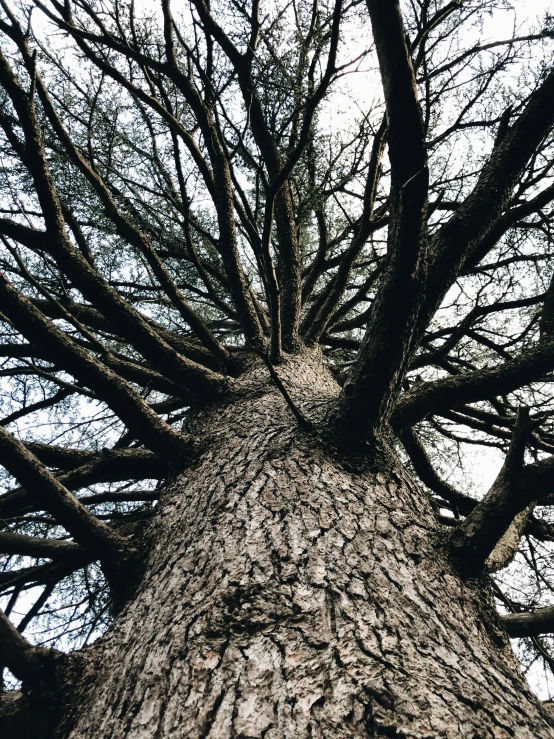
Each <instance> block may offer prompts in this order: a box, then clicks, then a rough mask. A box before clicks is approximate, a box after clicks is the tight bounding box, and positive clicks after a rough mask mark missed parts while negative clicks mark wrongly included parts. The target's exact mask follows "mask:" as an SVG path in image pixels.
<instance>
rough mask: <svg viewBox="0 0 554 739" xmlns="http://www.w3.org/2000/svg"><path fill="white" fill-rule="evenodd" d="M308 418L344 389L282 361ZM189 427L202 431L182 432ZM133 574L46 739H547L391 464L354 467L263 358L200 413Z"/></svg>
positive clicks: (315, 369)
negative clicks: (198, 439)
mask: <svg viewBox="0 0 554 739" xmlns="http://www.w3.org/2000/svg"><path fill="white" fill-rule="evenodd" d="M278 373H279V376H280V378H281V380H282V382H283V384H284V385H285V386H286V388H287V390H288V392H289V393H290V395H291V397H292V399H293V401H294V402H295V403H296V404H297V406H298V408H299V409H300V411H301V412H302V414H303V415H304V417H306V418H308V419H309V420H310V421H311V422H312V423H314V422H317V421H318V420H322V419H323V418H324V416H325V414H326V412H327V411H328V409H329V407H330V404H331V403H333V402H334V400H335V399H336V396H337V395H338V392H339V388H338V386H337V385H336V384H335V381H334V380H333V378H332V376H331V374H330V373H329V372H327V371H326V370H325V369H324V368H323V367H322V366H321V364H320V360H319V359H318V357H317V356H315V354H310V355H305V356H303V357H299V358H296V359H294V360H288V361H287V363H285V364H283V365H281V366H279V368H278ZM194 426H196V428H194ZM191 431H192V432H193V433H195V434H198V435H199V436H200V435H206V434H209V442H210V444H209V449H208V450H207V451H206V452H205V453H204V454H203V455H202V456H201V458H200V459H199V461H198V463H197V464H196V465H195V466H194V467H193V468H189V469H188V470H187V471H186V472H184V473H183V474H181V475H180V476H179V477H177V478H176V479H175V480H173V482H171V483H169V484H168V486H167V488H166V490H165V492H164V493H162V496H161V499H160V502H159V505H158V508H157V515H156V517H155V520H154V522H153V524H152V525H151V527H150V529H149V530H148V532H147V534H146V539H147V544H148V546H149V554H148V560H147V565H146V571H145V575H144V577H143V580H142V582H141V584H140V586H139V588H138V590H137V592H136V594H135V596H134V598H133V600H132V601H130V602H129V603H128V604H127V605H126V606H125V608H124V609H123V611H122V612H121V613H120V614H119V616H118V617H117V619H116V621H115V623H114V625H113V627H112V628H111V629H110V631H109V632H108V633H107V634H106V635H105V636H104V637H102V638H101V639H100V640H99V641H98V642H96V643H95V644H94V645H93V646H92V647H89V648H87V649H86V650H84V651H83V653H82V655H81V659H82V661H83V662H84V664H86V665H87V668H86V669H85V670H84V672H83V678H82V680H81V681H80V683H79V684H77V685H76V686H75V693H74V695H73V696H72V699H71V700H70V701H67V697H66V705H67V703H71V704H72V706H73V708H72V709H71V710H70V711H69V713H68V714H67V715H66V716H64V717H63V719H62V720H61V722H60V725H59V727H58V729H57V732H58V733H57V736H64V737H71V739H98V738H99V737H102V739H122V738H123V737H125V738H128V739H154V737H155V738H156V739H169V737H171V738H172V739H174V738H176V737H186V738H190V739H200V737H210V738H211V739H216V738H217V739H227V737H229V738H230V737H264V738H265V739H291V738H292V737H295V738H301V737H321V739H323V738H325V739H341V738H343V737H344V738H346V737H404V738H410V739H416V738H417V739H420V738H423V737H427V738H431V737H432V738H433V739H435V738H436V737H443V738H448V739H454V738H455V737H456V738H457V737H468V738H469V737H471V739H485V737H486V738H494V739H505V738H507V737H517V738H518V739H527V738H528V739H537V737H543V738H546V737H554V720H553V719H552V718H551V717H550V715H549V713H548V712H547V711H546V710H545V709H544V708H543V707H542V706H541V705H540V703H539V702H538V701H537V700H536V699H535V698H534V696H533V695H532V694H531V692H530V690H529V689H528V687H527V684H526V682H525V680H524V678H523V676H522V674H521V671H520V668H519V666H518V664H517V661H516V659H515V657H514V655H513V653H512V650H511V647H510V645H509V641H508V639H507V637H506V633H505V631H504V629H503V627H502V625H501V623H500V620H499V619H498V617H497V616H496V614H495V610H494V605H493V600H492V595H491V593H490V590H489V588H488V586H487V584H486V581H484V580H483V581H481V580H477V579H476V580H470V581H465V582H464V581H463V580H462V579H460V577H459V576H458V575H457V574H456V571H455V569H454V568H453V566H452V565H451V563H450V561H449V559H448V556H447V553H446V551H447V550H446V545H445V544H444V543H443V542H445V541H446V537H445V536H444V535H443V529H442V527H441V525H440V524H438V523H437V521H436V519H435V516H434V514H433V512H432V509H431V506H430V504H429V502H428V499H427V497H426V495H425V494H424V493H423V492H422V491H421V490H420V489H418V487H417V486H416V485H415V484H414V483H413V481H412V480H411V479H410V478H409V476H408V475H407V473H406V472H405V471H404V470H403V469H402V468H401V466H400V464H399V463H396V462H387V461H383V460H384V459H389V458H390V459H392V457H389V456H386V455H384V456H380V459H381V461H380V462H379V461H377V459H376V458H375V459H372V460H369V463H368V464H366V465H365V467H364V465H363V464H362V463H359V462H358V463H357V465H356V466H354V465H353V463H346V462H345V460H344V459H341V458H340V456H339V455H338V454H335V453H333V452H332V451H331V450H330V449H329V447H328V446H326V445H325V444H324V443H323V442H322V440H321V439H320V437H319V436H318V434H317V433H316V432H311V431H310V429H309V428H306V427H305V426H304V427H301V426H299V425H298V424H297V422H296V420H295V418H294V416H293V414H292V413H291V410H290V408H289V407H288V405H287V404H286V403H285V400H284V399H283V397H282V395H281V393H280V392H279V390H278V388H277V387H276V386H275V384H274V383H273V382H272V380H271V378H270V376H269V374H268V371H267V368H266V367H265V366H264V365H263V364H262V363H261V362H256V363H255V364H254V365H253V367H252V370H251V371H250V372H249V373H248V374H247V376H246V379H245V380H244V381H243V392H242V394H241V395H240V397H236V396H235V397H234V398H233V399H232V400H229V401H228V402H227V403H226V404H224V403H223V402H222V401H220V402H219V405H217V406H215V405H214V406H212V407H211V408H205V409H204V410H202V411H199V412H198V414H197V416H196V419H195V420H194V422H193V428H192V429H191Z"/></svg>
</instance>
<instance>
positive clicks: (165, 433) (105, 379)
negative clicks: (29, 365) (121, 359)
mask: <svg viewBox="0 0 554 739" xmlns="http://www.w3.org/2000/svg"><path fill="white" fill-rule="evenodd" d="M0 309H1V310H2V312H3V313H4V314H5V315H6V316H8V318H9V319H10V321H11V322H12V323H13V325H14V326H15V327H16V328H17V330H18V331H20V332H21V333H22V334H23V336H25V337H26V338H27V339H28V340H29V341H30V342H31V343H37V344H38V345H39V346H41V347H43V348H44V350H45V352H46V353H47V355H49V357H50V358H51V360H52V361H54V363H56V364H57V363H61V365H62V366H63V367H64V369H66V370H67V371H68V372H71V373H72V374H74V375H75V377H77V379H79V380H80V381H81V382H82V383H83V384H84V385H86V386H88V387H90V389H91V390H93V391H94V392H95V393H96V394H97V395H98V397H100V398H102V400H104V402H105V403H106V404H107V405H108V406H109V407H110V408H111V409H112V410H113V411H114V413H116V415H117V416H118V417H119V418H121V420H122V421H123V422H124V423H125V424H126V425H127V426H128V428H129V429H130V430H132V431H133V433H135V434H136V436H137V438H139V439H141V440H142V441H143V442H144V444H145V445H146V446H147V447H149V448H151V449H152V450H153V451H158V452H160V453H162V454H164V455H166V454H169V453H171V450H172V449H173V450H175V451H179V452H182V451H184V450H186V449H190V439H188V438H186V437H185V436H183V435H181V434H179V433H178V432H177V431H176V430H175V429H173V428H172V427H171V426H169V425H168V424H166V423H165V422H164V421H162V419H161V418H159V416H158V415H157V414H156V413H155V412H154V411H153V410H152V409H151V408H149V407H148V406H147V405H146V403H145V402H144V401H143V400H142V398H141V397H140V396H139V395H138V394H137V393H136V392H135V391H134V390H133V388H132V387H131V386H130V385H129V384H128V383H127V382H125V380H122V379H121V378H120V377H119V376H118V375H116V374H115V372H113V371H112V370H110V369H109V368H108V367H105V366H104V365H103V364H102V363H101V362H99V361H98V360H97V359H94V358H93V357H92V356H91V355H90V354H89V353H88V352H86V351H85V350H84V349H81V348H80V347H79V346H78V345H77V344H76V343H75V342H74V341H73V340H72V339H70V338H69V336H67V335H66V334H65V333H64V332H63V331H61V330H60V329H59V328H57V326H55V325H54V324H53V323H52V322H50V321H48V320H47V319H46V318H45V317H44V315H43V314H42V313H41V312H40V311H39V310H38V309H37V308H35V307H34V305H33V304H32V303H31V301H29V300H28V299H27V298H26V297H25V296H24V295H22V294H21V293H20V292H18V291H17V290H16V289H15V288H14V287H13V285H12V284H11V283H10V282H9V281H8V280H7V279H6V278H5V277H4V276H3V275H0Z"/></svg>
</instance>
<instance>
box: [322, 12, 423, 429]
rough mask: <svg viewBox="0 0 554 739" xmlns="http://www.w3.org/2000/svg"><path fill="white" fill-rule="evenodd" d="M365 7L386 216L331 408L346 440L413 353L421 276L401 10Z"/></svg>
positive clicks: (391, 393) (378, 418) (416, 164)
mask: <svg viewBox="0 0 554 739" xmlns="http://www.w3.org/2000/svg"><path fill="white" fill-rule="evenodd" d="M368 8H369V12H370V16H371V23H372V27H373V35H374V38H375V43H376V46H377V53H378V57H379V66H380V70H381V78H382V81H383V89H384V93H385V102H386V108H387V119H388V141H389V158H390V162H391V215H390V223H389V235H388V246H387V257H386V258H387V266H386V267H385V271H384V275H383V277H382V280H381V284H380V286H379V289H378V291H377V295H376V297H375V301H374V303H373V305H372V309H371V316H370V322H369V324H368V327H367V333H366V337H365V339H364V342H363V344H362V347H361V349H360V352H359V355H358V358H357V360H356V363H355V365H354V367H353V369H352V372H351V374H350V376H349V377H348V378H347V380H346V383H345V385H344V387H343V389H342V392H341V396H340V399H339V404H338V407H337V411H336V421H337V424H338V427H339V432H340V434H341V435H342V436H343V437H345V438H347V439H348V440H350V441H354V440H358V441H360V440H362V439H363V438H364V437H365V436H366V435H367V434H368V432H369V431H370V430H371V429H373V430H377V429H378V428H379V427H380V426H382V424H383V423H384V422H385V421H386V420H387V419H388V416H389V415H390V412H391V410H392V404H393V402H394V401H395V399H396V396H397V394H398V392H399V389H400V385H401V382H402V379H403V377H404V374H405V372H406V370H407V367H408V362H409V359H410V357H411V353H412V352H413V350H414V335H413V334H414V326H415V325H416V323H417V316H418V313H419V310H420V306H421V302H422V294H423V293H424V290H425V273H426V263H425V228H426V226H425V223H426V214H427V189H428V170H427V157H426V151H425V145H424V133H423V124H422V120H421V113H420V109H419V103H418V98H417V90H416V83H415V75H414V70H413V66H412V61H411V57H410V52H409V49H408V47H407V42H406V34H405V31H404V26H403V22H402V16H401V11H400V5H399V3H398V2H397V1H394V2H392V1H391V2H387V3H382V2H379V1H378V0H368ZM400 296H401V299H400Z"/></svg>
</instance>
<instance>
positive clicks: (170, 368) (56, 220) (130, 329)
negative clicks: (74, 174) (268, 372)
mask: <svg viewBox="0 0 554 739" xmlns="http://www.w3.org/2000/svg"><path fill="white" fill-rule="evenodd" d="M0 83H1V84H2V85H3V87H4V89H5V90H6V92H7V93H8V94H9V96H10V98H11V100H12V103H13V105H14V108H15V110H16V111H17V114H18V116H19V123H20V125H21V127H22V129H23V132H24V135H25V144H26V146H25V157H24V163H25V165H26V166H27V168H28V169H29V172H30V174H31V176H32V177H33V181H34V185H35V190H36V194H37V197H38V199H39V202H40V205H41V208H42V211H43V215H44V219H45V222H46V226H47V231H46V234H45V236H47V237H48V238H45V239H44V243H43V248H45V250H46V251H47V253H49V254H51V255H52V256H53V257H54V258H55V260H56V262H57V263H58V265H59V267H60V269H61V270H62V272H64V273H65V274H66V275H67V276H68V277H69V278H70V279H71V280H72V281H73V282H74V284H75V286H76V287H78V288H79V290H80V291H81V292H82V293H83V295H84V296H85V297H86V298H87V299H88V300H90V302H91V303H92V305H94V306H96V307H98V308H99V309H100V310H101V312H102V313H103V314H104V315H108V316H110V320H111V321H113V322H114V323H115V324H116V326H117V327H118V330H119V331H120V332H121V333H122V335H123V336H124V337H125V338H126V339H127V340H128V341H129V342H130V343H131V344H132V345H133V346H135V347H136V348H137V349H138V350H139V351H140V352H141V353H142V354H143V356H145V358H147V359H148V360H149V361H150V362H151V363H152V365H153V366H154V367H159V368H160V371H161V373H162V374H167V375H169V376H170V377H171V378H172V379H174V380H176V381H177V382H180V383H188V384H189V387H190V388H191V389H193V390H202V389H203V390H204V391H213V390H214V389H216V388H217V387H219V388H221V387H222V384H223V385H225V384H226V382H227V381H226V379H225V378H224V377H222V376H221V375H219V374H217V373H214V372H210V371H209V370H207V369H206V368H204V367H200V366H199V365H197V364H196V363H195V362H191V361H190V360H188V359H186V358H185V357H182V356H181V355H179V354H177V353H176V352H175V351H174V350H173V348H172V347H170V346H169V345H168V344H166V342H165V341H163V339H161V338H160V336H159V335H158V334H157V333H156V332H155V331H153V330H152V329H151V328H150V326H149V325H148V323H147V321H145V320H144V319H143V317H142V316H141V315H140V313H138V312H137V311H135V310H134V309H133V308H132V307H131V306H129V305H128V303H127V302H126V301H125V300H124V299H123V298H122V297H121V296H120V295H119V294H118V293H117V292H116V291H115V290H114V289H113V288H111V287H110V286H109V285H108V283H107V282H106V281H105V280H104V279H103V278H102V277H101V276H100V274H99V273H98V272H97V271H96V270H95V269H94V268H93V267H92V266H91V265H90V264H89V262H88V261H87V260H86V258H85V257H84V256H83V255H82V254H81V252H80V251H78V250H77V249H75V248H74V247H73V245H72V244H71V242H70V241H69V239H68V237H67V234H66V232H65V222H64V218H63V208H62V205H61V203H60V200H59V197H58V194H57V191H56V187H55V184H54V181H53V178H52V174H51V171H50V168H49V165H48V159H47V155H46V151H45V149H44V143H43V137H42V130H41V126H40V124H39V121H38V118H37V115H36V110H35V106H34V103H33V101H32V100H30V99H29V98H28V96H27V94H26V93H25V91H24V90H23V88H22V86H21V84H20V82H19V80H18V79H17V77H16V76H15V75H14V73H13V71H12V69H11V67H10V66H9V64H8V62H7V59H6V58H5V56H4V55H3V54H2V52H1V51H0ZM58 133H61V132H58Z"/></svg>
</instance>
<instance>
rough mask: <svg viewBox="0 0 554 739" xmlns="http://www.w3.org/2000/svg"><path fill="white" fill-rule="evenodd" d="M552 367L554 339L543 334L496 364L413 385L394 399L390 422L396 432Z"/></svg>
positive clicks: (502, 390)
mask: <svg viewBox="0 0 554 739" xmlns="http://www.w3.org/2000/svg"><path fill="white" fill-rule="evenodd" d="M553 369H554V341H553V340H552V339H550V338H549V337H545V338H544V339H543V340H542V341H539V342H538V343H537V345H536V346H535V347H533V348H532V349H528V350H527V351H523V352H522V353H521V354H520V355H519V356H518V357H517V358H515V359H511V360H508V361H507V362H503V363H502V364H499V365H497V366H496V367H485V368H484V369H481V370H475V371H474V372H466V373H464V374H461V375H455V376H453V377H446V378H444V379H441V380H436V381H435V382H422V383H420V384H418V385H416V386H415V387H413V388H412V389H411V390H410V391H409V392H407V393H406V394H405V395H403V396H402V397H401V398H400V400H399V401H398V403H397V405H396V408H395V410H394V413H393V416H392V418H391V423H392V426H393V428H394V430H395V431H396V432H397V433H399V432H401V431H402V430H403V429H405V428H408V427H409V426H413V425H414V424H416V423H418V421H421V420H422V419H423V418H425V417H426V416H429V415H433V414H436V413H441V412H442V411H446V410H450V409H452V408H456V407H457V406H460V405H464V404H466V403H473V402H475V401H478V400H485V399H487V398H493V397H497V396H498V395H505V394H507V393H510V392H512V391H513V390H516V389H517V388H520V387H522V386H523V385H527V384H529V383H530V382H534V381H536V380H538V379H540V378H541V377H542V376H543V375H544V374H546V373H547V372H551V371H552V370H553Z"/></svg>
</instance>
